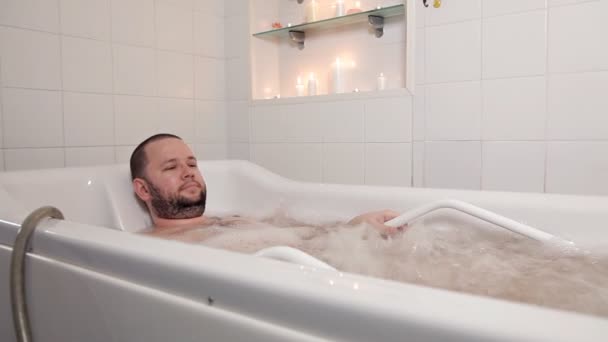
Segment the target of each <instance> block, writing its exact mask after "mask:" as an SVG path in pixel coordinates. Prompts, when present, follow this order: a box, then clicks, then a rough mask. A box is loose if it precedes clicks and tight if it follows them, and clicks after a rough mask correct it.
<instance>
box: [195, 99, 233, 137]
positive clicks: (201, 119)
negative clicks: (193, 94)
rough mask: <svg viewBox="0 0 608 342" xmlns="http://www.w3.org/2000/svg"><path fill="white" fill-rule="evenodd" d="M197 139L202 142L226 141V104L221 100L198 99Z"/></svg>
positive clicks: (196, 108)
mask: <svg viewBox="0 0 608 342" xmlns="http://www.w3.org/2000/svg"><path fill="white" fill-rule="evenodd" d="M195 111H196V112H195V122H196V126H195V131H196V138H195V141H197V142H201V143H224V144H225V143H226V141H227V127H226V125H227V121H228V120H227V118H226V106H225V104H224V102H221V101H196V103H195Z"/></svg>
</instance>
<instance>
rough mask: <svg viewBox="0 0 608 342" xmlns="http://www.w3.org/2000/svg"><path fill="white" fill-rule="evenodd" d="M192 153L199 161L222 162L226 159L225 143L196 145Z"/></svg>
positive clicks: (226, 149)
mask: <svg viewBox="0 0 608 342" xmlns="http://www.w3.org/2000/svg"><path fill="white" fill-rule="evenodd" d="M194 153H195V155H196V157H197V158H198V159H199V160H222V159H227V158H228V147H227V145H226V143H221V144H196V145H194Z"/></svg>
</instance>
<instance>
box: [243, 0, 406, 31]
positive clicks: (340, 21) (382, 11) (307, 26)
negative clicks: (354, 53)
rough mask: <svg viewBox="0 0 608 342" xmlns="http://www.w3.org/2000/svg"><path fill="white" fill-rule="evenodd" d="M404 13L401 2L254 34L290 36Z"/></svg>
mask: <svg viewBox="0 0 608 342" xmlns="http://www.w3.org/2000/svg"><path fill="white" fill-rule="evenodd" d="M403 14H405V6H404V5H403V4H399V5H394V6H388V7H382V8H377V9H373V10H370V11H365V12H359V13H353V14H347V15H343V16H339V17H332V18H328V19H323V20H318V21H313V22H310V23H303V24H298V25H293V26H289V27H283V28H280V29H275V30H270V31H263V32H258V33H254V34H253V36H254V37H259V38H266V37H290V32H298V31H299V32H306V31H307V30H314V29H328V28H332V27H336V26H344V25H348V24H353V23H358V22H365V21H367V20H368V17H369V16H375V17H383V18H388V17H394V16H398V15H403Z"/></svg>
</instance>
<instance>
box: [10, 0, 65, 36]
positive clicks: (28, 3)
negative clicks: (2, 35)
mask: <svg viewBox="0 0 608 342" xmlns="http://www.w3.org/2000/svg"><path fill="white" fill-rule="evenodd" d="M0 8H2V11H0V24H1V25H7V26H16V27H22V28H28V29H34V30H41V31H47V32H53V33H57V32H59V0H1V1H0Z"/></svg>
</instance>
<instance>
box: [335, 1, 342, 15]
mask: <svg viewBox="0 0 608 342" xmlns="http://www.w3.org/2000/svg"><path fill="white" fill-rule="evenodd" d="M343 15H344V0H338V1H337V2H336V17H339V16H343Z"/></svg>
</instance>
